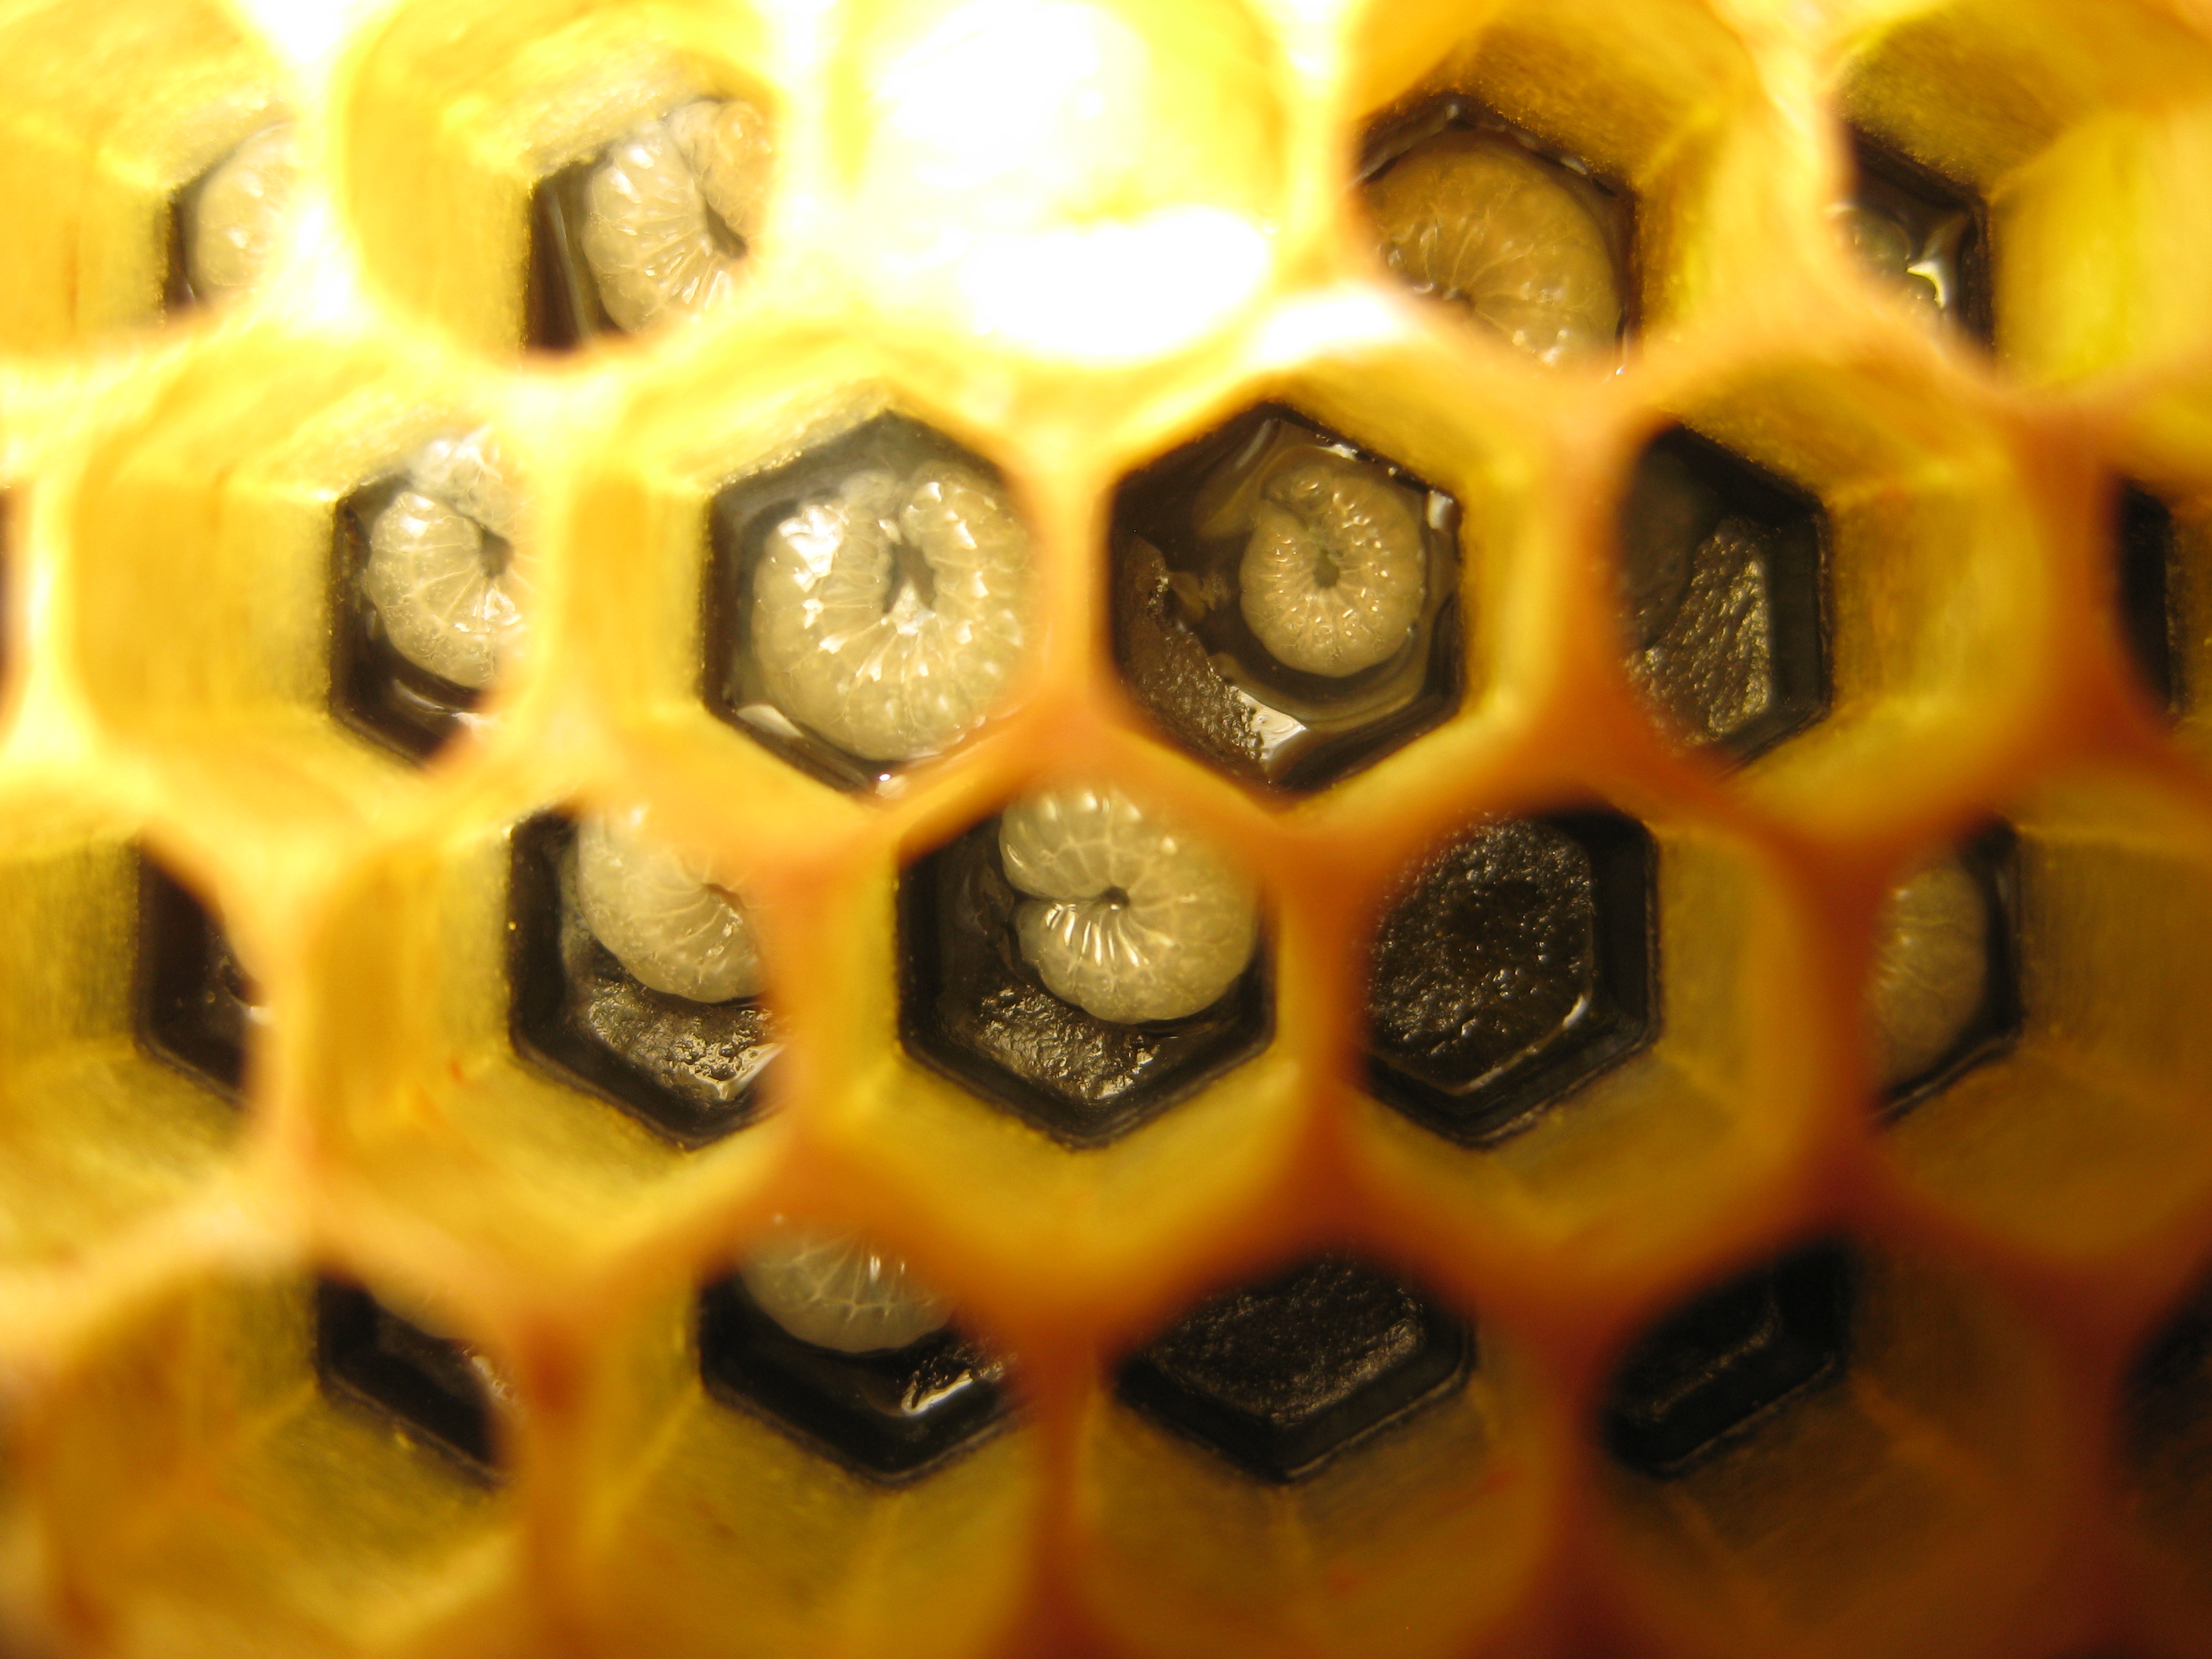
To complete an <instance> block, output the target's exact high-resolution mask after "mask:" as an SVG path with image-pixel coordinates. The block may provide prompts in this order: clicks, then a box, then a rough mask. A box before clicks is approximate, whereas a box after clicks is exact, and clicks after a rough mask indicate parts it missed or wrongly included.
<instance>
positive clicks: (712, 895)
mask: <svg viewBox="0 0 2212 1659" xmlns="http://www.w3.org/2000/svg"><path fill="white" fill-rule="evenodd" d="M576 902H577V904H578V905H579V907H580V908H581V909H582V911H583V914H584V925H585V926H586V927H588V928H590V929H591V930H592V938H594V939H598V940H599V943H600V944H602V945H605V946H606V947H607V949H608V950H610V951H613V952H614V955H615V959H616V960H617V962H619V963H622V965H623V968H625V969H628V970H629V974H630V976H631V977H632V978H634V979H635V980H637V981H639V982H640V983H641V984H643V985H646V986H648V987H651V988H652V989H653V990H656V991H665V992H666V993H667V994H669V995H671V996H678V997H683V998H684V999H685V1000H688V1001H691V1002H729V1001H732V1000H735V999H737V998H738V997H749V996H751V995H753V994H755V993H757V991H758V990H759V989H760V987H761V965H760V952H759V950H758V948H757V945H755V943H754V939H753V929H752V923H751V921H750V920H749V919H748V918H747V917H746V915H745V911H744V906H743V905H742V904H740V903H739V902H738V900H737V899H736V898H735V897H734V896H732V895H731V894H730V893H729V892H728V891H726V890H724V889H722V888H720V887H718V886H716V885H714V883H713V882H711V881H710V880H708V877H707V873H706V872H704V871H703V870H702V869H700V868H699V867H698V866H696V865H694V864H693V863H692V862H691V861H690V860H688V859H686V858H684V856H683V855H682V854H679V853H678V852H676V851H675V850H673V849H672V848H669V847H667V846H665V845H664V844H663V843H661V842H658V841H655V840H653V838H652V837H651V836H647V834H645V833H644V831H643V830H642V829H641V828H640V826H639V823H638V818H637V815H636V814H635V813H631V814H628V815H625V816H623V817H587V818H586V819H584V820H583V821H582V822H581V823H579V824H578V825H577V826H576Z"/></svg>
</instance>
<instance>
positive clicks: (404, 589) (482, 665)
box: [362, 428, 527, 691]
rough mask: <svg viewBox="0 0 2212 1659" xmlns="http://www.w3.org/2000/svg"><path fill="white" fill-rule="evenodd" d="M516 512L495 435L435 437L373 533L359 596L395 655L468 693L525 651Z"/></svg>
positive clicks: (480, 687) (420, 453)
mask: <svg viewBox="0 0 2212 1659" xmlns="http://www.w3.org/2000/svg"><path fill="white" fill-rule="evenodd" d="M518 517H519V513H518V509H517V507H516V504H515V500H514V495H513V491H512V489H510V488H509V487H508V485H507V478H506V469H505V463H504V461H503V459H502V458H501V454H500V452H499V447H498V445H497V443H496V442H495V441H494V439H493V438H492V435H491V434H490V433H489V430H486V429H483V428H479V429H478V430H477V431H474V432H471V433H467V434H465V435H462V436H459V437H443V438H433V439H432V440H431V441H429V442H428V443H427V444H425V445H423V446H422V449H421V450H420V451H418V452H417V453H416V456H415V458H414V459H413V460H412V461H410V463H409V464H408V468H407V477H406V482H405V484H404V487H403V488H402V489H400V490H399V492H398V494H397V495H394V496H392V499H391V501H388V502H387V503H386V505H385V507H384V508H383V509H382V510H381V511H380V512H379V513H378V514H377V515H376V520H375V522H374V524H372V525H371V526H369V536H368V564H367V566H366V568H364V569H363V571H362V591H363V592H366V593H367V594H368V599H369V602H370V603H371V604H373V605H375V607H376V612H377V616H378V617H380V619H381V620H382V622H383V623H384V631H385V633H386V635H387V636H388V637H389V638H390V639H391V641H392V648H393V649H394V650H396V651H398V653H399V654H400V655H401V656H403V657H404V658H406V659H407V660H408V661H410V662H411V663H413V664H414V665H416V667H418V668H423V669H427V670H428V671H430V672H431V673H433V674H435V675H437V676H438V677H439V678H441V679H446V680H450V681H451V682H452V683H453V684H455V685H458V686H462V687H464V688H465V689H467V690H472V691H475V690H483V688H484V687H485V686H487V685H489V684H491V682H492V678H493V677H494V676H495V674H496V673H497V672H498V671H499V669H500V667H501V665H502V664H503V663H505V662H507V661H509V660H511V659H513V658H514V657H515V656H516V655H517V654H519V653H520V651H521V649H522V646H523V641H524V637H525V635H526V623H525V620H524V617H523V608H524V601H525V599H526V597H527V584H526V581H525V580H524V578H523V575H522V573H521V571H520V568H518V567H517V565H516V563H515V562H514V559H513V547H514V543H515V539H516V535H517V530H518V526H517V519H518Z"/></svg>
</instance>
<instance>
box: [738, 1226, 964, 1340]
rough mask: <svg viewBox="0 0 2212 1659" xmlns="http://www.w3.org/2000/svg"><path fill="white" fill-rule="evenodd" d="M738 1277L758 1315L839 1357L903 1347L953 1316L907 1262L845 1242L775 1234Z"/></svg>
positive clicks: (793, 1233) (820, 1236)
mask: <svg viewBox="0 0 2212 1659" xmlns="http://www.w3.org/2000/svg"><path fill="white" fill-rule="evenodd" d="M738 1276H739V1277H740V1278H742V1279H744V1285H745V1290H746V1291H747V1292H748V1293H749V1294H750V1296H751V1297H752V1299H753V1302H754V1304H756V1305H757V1307H758V1308H759V1309H760V1310H761V1311H762V1312H763V1313H765V1314H766V1315H768V1316H769V1318H771V1319H773V1320H775V1322H776V1323H777V1324H779V1325H781V1326H782V1327H783V1328H784V1329H785V1330H787V1331H788V1332H789V1333H790V1334H792V1335H793V1336H795V1337H797V1338H798V1339H799V1340H800V1341H802V1342H808V1343H811V1344H812V1345H813V1346H816V1347H817V1348H831V1349H835V1350H836V1352H840V1353H879V1352H889V1351H890V1350H892V1349H896V1348H903V1347H907V1346H910V1345H912V1344H914V1343H915V1342H919V1341H920V1340H921V1339H922V1338H923V1337H926V1336H927V1335H929V1334H931V1333H933V1332H934V1331H939V1330H942V1329H944V1328H945V1325H946V1324H947V1323H948V1322H950V1321H951V1309H950V1308H949V1307H948V1306H947V1305H946V1304H945V1302H944V1301H942V1300H941V1299H940V1298H939V1297H937V1296H935V1295H933V1293H932V1292H931V1291H928V1290H927V1289H926V1288H925V1287H924V1286H923V1285H921V1284H920V1283H919V1282H918V1281H917V1280H916V1279H915V1278H914V1277H913V1275H912V1274H910V1273H908V1270H907V1266H906V1263H904V1262H903V1261H900V1260H899V1259H898V1258H897V1257H896V1256H888V1255H883V1254H882V1253H881V1252H879V1251H876V1250H872V1249H868V1248H867V1247H866V1245H863V1244H860V1243H855V1242H854V1241H853V1240H851V1239H848V1238H841V1237H835V1236H830V1235H825V1234H820V1233H810V1232H804V1231H796V1230H785V1231H779V1232H778V1233H776V1234H775V1235H772V1236H771V1237H769V1239H767V1240H766V1241H765V1242H763V1243H761V1244H760V1245H758V1246H757V1247H756V1248H755V1249H754V1250H753V1251H752V1253H751V1254H750V1255H748V1256H747V1257H746V1258H745V1260H744V1264H743V1265H742V1266H741V1267H739V1268H738Z"/></svg>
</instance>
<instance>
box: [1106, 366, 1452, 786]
mask: <svg viewBox="0 0 2212 1659" xmlns="http://www.w3.org/2000/svg"><path fill="white" fill-rule="evenodd" d="M1329 457H1334V458H1337V461H1338V462H1341V463H1349V464H1350V465H1351V467H1352V469H1354V470H1355V471H1354V474H1353V476H1356V477H1358V479H1359V480H1360V481H1361V483H1362V486H1363V487H1364V488H1370V489H1375V488H1380V489H1387V490H1389V491H1391V492H1394V493H1395V495H1397V496H1398V497H1400V498H1401V499H1402V500H1403V501H1404V502H1405V504H1406V505H1407V508H1408V509H1409V510H1410V513H1411V514H1412V517H1413V521H1414V522H1415V523H1417V524H1418V526H1419V534H1420V537H1421V539H1422V542H1423V557H1424V560H1425V588H1424V598H1423V601H1422V604H1421V606H1420V609H1419V614H1418V616H1417V617H1415V618H1414V620H1413V625H1412V626H1411V628H1410V629H1408V631H1407V636H1406V641H1405V643H1404V645H1403V646H1402V647H1400V648H1399V649H1398V650H1397V652H1396V653H1394V654H1393V655H1391V656H1390V657H1389V658H1388V659H1386V660H1383V661H1380V662H1377V663H1375V664H1373V665H1370V666H1368V667H1365V668H1363V669H1360V670H1358V671H1356V672H1353V673H1351V674H1347V675H1344V676H1341V677H1334V676H1330V675H1327V674H1322V673H1316V672H1312V671H1301V670H1299V669H1296V668H1292V667H1289V666H1286V665H1284V664H1283V663H1282V662H1280V661H1279V660H1277V659H1276V658H1275V657H1274V656H1273V654H1272V653H1270V652H1269V650H1268V649H1267V647H1266V646H1265V645H1264V644H1262V643H1261V640H1260V639H1259V637H1258V636H1257V635H1255V632H1254V631H1253V629H1252V627H1251V626H1250V624H1249V623H1248V622H1247V620H1246V618H1245V616H1244V612H1243V605H1242V602H1241V594H1240V592H1239V576H1238V571H1239V565H1240V562H1241V561H1242V559H1243V555H1244V551H1245V549H1246V547H1247V545H1248V544H1249V540H1250V538H1251V536H1252V535H1253V533H1254V532H1253V511H1254V503H1255V501H1257V500H1258V499H1260V497H1261V493H1262V491H1263V490H1265V489H1267V487H1268V486H1269V485H1270V483H1271V482H1272V481H1273V479H1274V478H1275V477H1278V476H1279V474H1281V473H1283V472H1284V471H1285V470H1286V469H1291V468H1295V467H1298V466H1300V465H1313V464H1315V463H1316V462H1317V461H1318V462H1319V463H1320V464H1322V465H1332V464H1333V463H1330V462H1328V460H1327V459H1325V458H1329ZM1459 518H1460V514H1459V504H1458V503H1457V502H1456V501H1454V500H1453V498H1452V497H1451V496H1449V495H1447V494H1445V493H1444V492H1443V491H1442V490H1440V489H1434V488H1432V487H1431V486H1430V485H1429V484H1427V483H1424V482H1422V481H1421V480H1420V479H1419V478H1417V477H1414V476H1413V474H1411V473H1410V472H1407V471H1406V470H1405V469H1404V468H1402V467H1400V466H1398V465H1395V463H1393V462H1391V461H1390V460H1389V459H1386V458H1384V457H1382V456H1378V455H1376V454H1373V453H1370V452H1369V451H1366V450H1364V449H1362V448H1360V447H1358V445H1356V444H1354V443H1353V442H1352V441H1351V440H1349V439H1347V438H1346V437H1343V436H1342V435H1340V434H1337V433H1334V432H1332V431H1330V430H1329V429H1328V428H1326V427H1324V426H1322V425H1321V424H1319V423H1318V422H1315V421H1312V420H1310V419H1309V418H1308V417H1306V416H1304V415H1301V414H1299V413H1297V411H1296V410H1291V409H1288V408H1285V407H1284V406H1283V405H1281V404H1261V405H1260V406H1258V407H1256V408H1254V409H1251V410H1247V411H1245V412H1244V413H1243V414H1242V415H1240V416H1237V417H1236V418H1235V419H1234V420H1232V421H1230V422H1227V423H1226V424H1225V425H1223V426H1222V427H1220V428H1217V429H1216V430H1215V431H1213V432H1212V433H1209V434H1208V435H1206V436H1205V437H1203V438H1200V439H1199V440H1197V441H1195V442H1193V443H1190V444H1187V445H1185V446H1184V447H1182V448H1180V449H1177V450H1175V451H1173V452H1172V453H1169V454H1167V455H1165V456H1163V457H1162V458H1161V459H1158V460H1157V461H1155V462H1153V463H1152V464H1151V465H1148V466H1146V467H1145V468H1144V469H1142V470H1141V471H1138V472H1134V473H1132V474H1131V475H1130V476H1129V477H1127V478H1125V479H1124V480H1123V481H1122V483H1121V488H1120V489H1119V490H1118V491H1116V493H1115V498H1114V523H1113V532H1112V536H1113V554H1114V595H1113V604H1114V650H1115V659H1116V660H1117V661H1118V662H1119V663H1120V665H1121V673H1122V677H1123V678H1124V679H1125V680H1126V681H1127V683H1128V685H1129V689H1130V690H1131V691H1132V692H1133V694H1134V695H1135V696H1136V697H1137V700H1138V701H1139V702H1141V703H1142V704H1143V705H1144V706H1145V708H1146V709H1148V710H1149V711H1150V712H1151V714H1152V717H1153V719H1155V720H1158V722H1159V724H1160V726H1162V728H1163V729H1164V731H1165V732H1167V734H1168V735H1169V736H1170V738H1173V739H1174V740H1175V741H1176V743H1178V744H1181V745H1182V747H1183V748H1185V749H1187V750H1190V751H1191V752H1192V753H1193V754H1194V755H1196V756H1198V757H1200V758H1201V759H1203V760H1206V761H1207V762H1210V763H1212V764H1213V765H1215V766H1217V767H1219V768H1220V769H1222V770H1223V771H1225V772H1226V773H1228V774H1229V775H1231V776H1232V777H1237V778H1239V779H1242V780H1243V781H1247V782H1251V783H1267V784H1275V785H1279V786H1280V787H1285V788H1290V789H1301V790H1304V789H1318V788H1320V787H1322V786H1324V785H1326V784H1328V783H1332V782H1334V781H1336V780H1337V779H1338V778H1340V777H1342V776H1344V775H1346V774H1347V773H1349V772H1352V771H1356V770H1357V769H1359V768H1360V767H1363V766H1365V765H1368V764H1370V763H1373V762H1374V761H1376V760H1378V759H1380V758H1381V757H1383V755H1386V754H1388V753H1389V752H1390V751H1391V750H1395V749H1397V748H1399V747H1401V746H1402V745H1403V744H1406V743H1407V742H1409V741H1411V740H1412V739H1413V738H1414V737H1415V736H1417V735H1419V733H1420V732H1425V731H1427V730H1429V729H1430V728H1431V727H1432V726H1436V725H1437V724H1438V723H1439V722H1440V721H1442V720H1443V719H1444V718H1445V717H1446V716H1448V715H1449V714H1450V713H1451V712H1452V710H1453V709H1455V708H1457V707H1458V705H1459V700H1460V690H1461V680H1462V672H1461V655H1462V642H1461V633H1460V610H1459Z"/></svg>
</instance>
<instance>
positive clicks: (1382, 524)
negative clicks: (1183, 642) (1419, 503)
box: [1237, 454, 1428, 678]
mask: <svg viewBox="0 0 2212 1659" xmlns="http://www.w3.org/2000/svg"><path fill="white" fill-rule="evenodd" d="M1421 532H1422V525H1421V520H1420V517H1419V511H1418V508H1417V507H1416V505H1415V503H1414V502H1413V501H1412V500H1411V498H1410V496H1409V495H1408V492H1407V491H1405V490H1403V489H1398V488H1397V487H1395V485H1393V484H1392V483H1389V481H1388V480H1387V479H1385V478H1383V477H1378V476H1376V474H1375V473H1373V472H1371V471H1368V470H1367V469H1365V468H1363V467H1361V466H1360V465H1358V463H1357V462H1354V461H1351V460H1348V459H1345V458H1344V457H1341V456H1336V455H1328V454H1322V455H1315V456H1311V457H1309V458H1306V459H1303V460H1301V461H1299V462H1297V463H1296V464H1294V465H1288V466H1285V467H1282V468H1279V470H1277V471H1275V472H1274V473H1273V475H1272V476H1271V477H1269V478H1268V479H1267V483H1265V484H1263V485H1262V486H1261V501H1260V504H1259V506H1258V507H1255V509H1254V510H1253V513H1252V534H1251V538H1250V539H1249V540H1248V541H1247V542H1246V543H1245V544H1244V557H1243V561H1242V562H1241V563H1240V565H1239V567H1238V570H1237V589H1238V592H1237V604H1238V605H1239V607H1240V608H1241V609H1242V610H1243V613H1244V620H1245V622H1246V623H1248V624H1249V626H1250V628H1251V629H1252V632H1253V634H1254V635H1255V636H1257V638H1258V639H1259V641H1260V642H1261V644H1262V645H1264V646H1266V647H1267V651H1268V653H1269V654H1270V655H1272V656H1273V658H1274V659H1275V660H1276V661H1278V662H1279V663H1281V664H1282V665H1284V666H1285V667H1286V668H1295V669H1297V670H1299V671H1302V672H1304V673H1309V674H1326V675H1328V676H1329V677H1330V678H1343V677H1344V676H1346V675H1347V674H1356V673H1358V672H1359V671H1361V670H1363V669H1367V668H1373V667H1375V666H1376V665H1377V664H1379V663H1383V662H1388V661H1389V659H1391V658H1392V657H1394V656H1395V655H1396V654H1397V653H1399V652H1400V651H1401V650H1402V649H1404V647H1405V645H1406V642H1407V641H1408V640H1409V639H1411V638H1412V637H1413V625H1414V623H1416V622H1417V621H1418V620H1419V617H1420V613H1421V605H1422V602H1423V600H1424V599H1426V598H1427V590H1428V558H1427V550H1426V548H1425V546H1424V545H1423V544H1422V537H1421Z"/></svg>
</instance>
